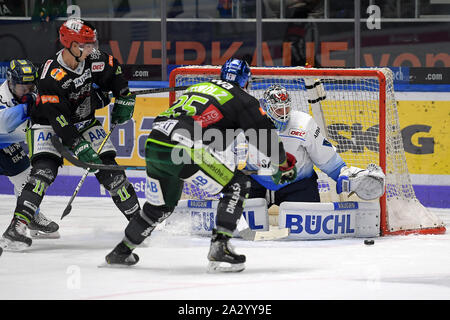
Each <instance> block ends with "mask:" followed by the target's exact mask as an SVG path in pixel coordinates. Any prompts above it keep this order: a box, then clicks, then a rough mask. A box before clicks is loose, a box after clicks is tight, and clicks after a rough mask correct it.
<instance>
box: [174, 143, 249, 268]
mask: <svg viewBox="0 0 450 320" xmlns="http://www.w3.org/2000/svg"><path fill="white" fill-rule="evenodd" d="M190 156H191V159H192V160H193V164H192V165H188V166H185V167H184V168H183V171H182V172H181V175H180V177H181V178H182V179H183V180H185V181H187V182H190V183H192V184H195V185H197V186H198V187H200V188H201V189H203V190H205V191H207V192H208V193H210V194H217V193H219V192H222V193H223V196H222V198H221V199H220V200H219V204H218V206H217V214H216V228H214V229H213V231H212V236H211V245H210V250H209V253H208V260H209V261H210V263H209V265H208V272H227V271H229V272H237V271H242V270H244V268H245V265H244V263H245V256H244V255H239V254H236V252H235V251H234V249H233V247H232V246H231V244H230V239H231V238H232V236H233V232H234V230H235V229H236V226H237V222H238V220H239V219H240V218H241V216H242V212H243V207H244V200H245V199H246V198H247V196H248V192H249V189H250V180H249V178H248V177H247V176H245V175H244V174H242V173H241V172H240V171H236V173H235V168H234V167H230V165H229V164H228V165H227V164H226V162H225V161H224V159H221V158H220V155H219V154H217V153H214V154H213V153H210V151H209V150H208V149H205V148H202V149H196V150H193V151H191V153H190Z"/></svg>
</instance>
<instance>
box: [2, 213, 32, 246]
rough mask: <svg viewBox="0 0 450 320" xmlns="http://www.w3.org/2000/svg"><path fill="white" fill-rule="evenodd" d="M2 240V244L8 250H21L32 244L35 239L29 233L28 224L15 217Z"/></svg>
mask: <svg viewBox="0 0 450 320" xmlns="http://www.w3.org/2000/svg"><path fill="white" fill-rule="evenodd" d="M0 242H1V245H0V246H1V247H3V249H5V250H7V251H21V250H24V249H26V248H28V247H29V246H31V244H32V243H33V240H31V238H29V237H28V235H27V225H26V224H25V222H24V221H22V220H20V219H19V218H17V217H14V218H13V219H12V221H11V223H10V225H9V226H8V228H7V229H6V231H5V232H4V233H3V237H2V239H0Z"/></svg>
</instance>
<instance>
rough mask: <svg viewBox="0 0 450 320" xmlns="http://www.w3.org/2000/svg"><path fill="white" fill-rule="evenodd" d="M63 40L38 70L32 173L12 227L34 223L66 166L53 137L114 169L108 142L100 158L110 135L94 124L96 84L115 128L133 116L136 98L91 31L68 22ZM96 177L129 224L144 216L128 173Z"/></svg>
mask: <svg viewBox="0 0 450 320" xmlns="http://www.w3.org/2000/svg"><path fill="white" fill-rule="evenodd" d="M59 40H60V42H61V44H62V45H63V46H64V49H62V50H61V51H59V52H57V53H56V55H55V56H54V57H52V58H50V59H48V60H47V61H46V62H45V63H44V64H43V65H42V66H41V68H40V70H39V75H40V77H39V82H38V92H39V95H40V103H39V104H38V105H37V106H36V107H35V108H33V110H32V112H31V119H32V121H33V126H32V127H31V129H30V130H29V132H28V134H29V136H28V142H29V145H28V146H29V148H30V154H31V163H32V169H31V174H30V178H29V179H28V182H27V184H26V185H25V187H24V188H23V191H22V193H21V195H20V196H19V198H18V200H17V204H16V207H15V209H14V218H13V222H12V226H13V227H14V226H16V225H18V224H25V225H28V224H29V223H30V220H31V218H32V216H33V214H34V212H35V211H36V209H37V208H38V207H39V205H40V204H41V202H42V200H43V198H44V196H45V192H46V190H47V188H48V187H49V186H50V185H51V184H52V183H53V181H54V180H55V178H56V176H57V174H58V168H59V166H61V165H62V163H63V160H62V157H61V155H60V154H59V153H58V151H57V150H56V149H55V148H54V147H53V145H52V143H51V139H50V138H51V136H52V135H54V134H56V135H57V136H58V137H59V138H61V139H62V142H63V143H64V144H65V145H66V146H67V147H68V148H69V149H71V150H72V151H73V152H74V154H75V155H76V156H77V157H78V158H79V159H80V160H82V161H85V162H91V163H98V164H100V163H104V164H116V161H115V156H116V151H115V148H114V146H113V145H112V143H111V142H110V141H108V142H107V143H106V144H105V145H104V147H103V149H102V151H101V153H100V154H97V152H96V150H97V149H98V147H99V145H100V144H101V143H102V141H103V138H104V136H105V135H106V134H105V131H104V130H103V128H102V126H101V124H100V122H99V121H98V120H96V119H95V109H96V106H95V105H93V103H92V99H93V93H94V89H93V84H96V85H97V86H98V87H99V88H100V89H101V91H112V94H113V96H114V97H115V98H116V99H115V103H114V107H113V110H112V113H111V122H112V123H118V124H122V123H125V122H126V121H128V120H129V119H130V118H131V117H132V114H133V111H134V103H135V98H134V97H133V96H129V95H130V91H129V89H128V82H127V81H126V80H125V79H124V77H123V74H122V71H121V67H120V65H119V63H118V62H117V60H116V59H115V58H114V57H113V56H110V55H108V54H106V53H104V52H101V51H99V50H98V49H97V48H96V47H97V46H96V43H97V36H96V31H95V29H94V27H93V26H91V25H90V24H88V23H86V22H84V21H82V20H79V19H68V20H67V21H66V22H64V23H63V24H62V26H61V27H60V29H59ZM96 101H97V100H96ZM95 176H96V178H97V180H98V181H99V182H100V183H101V184H102V185H103V186H104V187H105V189H106V190H108V191H109V193H110V194H111V197H112V199H113V201H114V203H115V204H116V206H117V207H118V208H119V210H120V211H121V212H122V213H123V214H124V215H125V217H126V218H127V219H131V217H132V216H133V214H134V213H135V212H138V211H139V210H140V205H139V202H138V198H137V196H136V193H135V190H134V187H133V185H132V184H130V182H129V181H128V178H127V177H126V175H125V172H123V171H97V172H95ZM15 240H16V241H17V242H20V243H22V244H23V245H24V246H25V247H27V246H30V245H31V243H32V241H31V239H30V238H28V237H26V236H25V235H23V234H17V238H16V239H15Z"/></svg>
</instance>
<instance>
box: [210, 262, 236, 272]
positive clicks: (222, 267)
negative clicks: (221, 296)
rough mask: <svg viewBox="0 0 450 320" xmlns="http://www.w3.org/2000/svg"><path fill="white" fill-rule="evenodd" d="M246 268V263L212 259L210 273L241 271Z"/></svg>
mask: <svg viewBox="0 0 450 320" xmlns="http://www.w3.org/2000/svg"><path fill="white" fill-rule="evenodd" d="M244 269H245V263H235V264H232V263H228V262H223V261H210V262H209V264H208V268H207V272H208V273H221V272H241V271H243V270H244Z"/></svg>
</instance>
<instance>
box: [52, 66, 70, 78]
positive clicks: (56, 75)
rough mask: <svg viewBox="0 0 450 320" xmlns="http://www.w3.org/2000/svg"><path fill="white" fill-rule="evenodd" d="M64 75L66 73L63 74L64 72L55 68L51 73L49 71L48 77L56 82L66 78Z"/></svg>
mask: <svg viewBox="0 0 450 320" xmlns="http://www.w3.org/2000/svg"><path fill="white" fill-rule="evenodd" d="M66 74H67V72H65V71H64V70H61V69H58V68H55V69H53V70H52V71H50V75H51V76H52V78H53V79H55V80H56V81H60V80H61V79H62V78H64V77H65V76H66Z"/></svg>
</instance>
